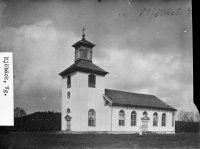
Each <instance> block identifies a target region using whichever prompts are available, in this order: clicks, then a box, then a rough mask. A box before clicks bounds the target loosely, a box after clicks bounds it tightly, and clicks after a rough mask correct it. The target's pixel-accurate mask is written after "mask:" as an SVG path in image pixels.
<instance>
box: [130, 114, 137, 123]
mask: <svg viewBox="0 0 200 149" xmlns="http://www.w3.org/2000/svg"><path fill="white" fill-rule="evenodd" d="M132 122H133V123H132ZM131 126H137V112H136V111H132V112H131Z"/></svg>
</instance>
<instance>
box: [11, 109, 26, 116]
mask: <svg viewBox="0 0 200 149" xmlns="http://www.w3.org/2000/svg"><path fill="white" fill-rule="evenodd" d="M25 115H26V112H25V111H24V109H21V108H19V107H16V108H15V109H14V117H22V116H25Z"/></svg>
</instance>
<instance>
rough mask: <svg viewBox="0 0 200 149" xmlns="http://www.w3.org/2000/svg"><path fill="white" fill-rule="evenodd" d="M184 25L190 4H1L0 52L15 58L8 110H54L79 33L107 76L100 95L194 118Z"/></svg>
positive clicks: (39, 0)
mask: <svg viewBox="0 0 200 149" xmlns="http://www.w3.org/2000/svg"><path fill="white" fill-rule="evenodd" d="M144 8H145V9H146V10H147V9H150V11H149V13H148V11H143V10H144ZM164 9H165V11H168V12H170V13H172V11H174V12H173V15H164V13H163V14H161V12H162V11H163V10H164ZM169 9H170V10H169ZM152 12H153V14H152ZM157 12H159V13H160V14H159V15H158V14H156V13H157ZM189 12H190V13H189ZM191 20H192V17H191V4H190V1H189V0H185V1H184V0H177V1H170V0H163V1H162V0H159V1H155V0H148V1H146V0H140V1H139V0H132V1H131V0H119V1H111V0H110V1H109V0H101V2H99V1H97V0H94V1H89V0H82V1H81V0H79V1H78V0H77V1H75V0H73V1H72V0H71V1H62V0H57V1H56V0H54V1H53V0H52V1H50V0H17V1H16V0H9V1H1V2H0V51H1V52H13V55H14V76H15V79H14V85H15V96H14V97H15V107H17V106H19V107H21V108H23V109H24V110H25V111H26V112H27V113H32V112H36V111H47V110H49V111H59V112H60V111H61V88H62V87H61V80H62V79H61V77H60V76H59V75H58V74H59V73H60V72H61V71H63V70H64V69H66V68H67V67H68V66H70V65H71V64H73V63H74V48H73V47H72V46H71V45H72V44H74V43H75V42H77V41H78V40H80V39H81V36H82V31H81V30H82V28H83V27H85V28H86V30H85V34H86V39H87V40H88V41H90V42H92V43H94V44H96V47H94V53H93V63H95V64H96V65H98V66H99V67H101V68H102V69H104V70H106V71H108V72H109V74H108V75H106V88H109V89H115V90H122V91H130V92H135V93H144V94H153V95H155V96H157V97H158V98H160V99H161V100H163V101H164V102H166V103H168V104H170V105H171V106H173V107H174V108H177V109H178V110H181V109H185V110H189V111H197V109H196V107H195V105H194V104H193V59H192V23H191Z"/></svg>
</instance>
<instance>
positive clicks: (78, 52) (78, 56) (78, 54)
mask: <svg viewBox="0 0 200 149" xmlns="http://www.w3.org/2000/svg"><path fill="white" fill-rule="evenodd" d="M80 55H81V53H80V51H77V59H78V58H80Z"/></svg>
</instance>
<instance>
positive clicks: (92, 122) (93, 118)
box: [88, 109, 96, 127]
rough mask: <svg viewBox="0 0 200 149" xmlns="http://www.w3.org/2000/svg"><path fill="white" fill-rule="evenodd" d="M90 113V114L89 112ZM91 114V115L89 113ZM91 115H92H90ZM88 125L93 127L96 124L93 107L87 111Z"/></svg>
mask: <svg viewBox="0 0 200 149" xmlns="http://www.w3.org/2000/svg"><path fill="white" fill-rule="evenodd" d="M91 113H92V114H91ZM90 114H91V115H90ZM92 116H93V117H92ZM88 126H89V127H95V126H96V112H95V110H94V109H90V110H89V111H88Z"/></svg>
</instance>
